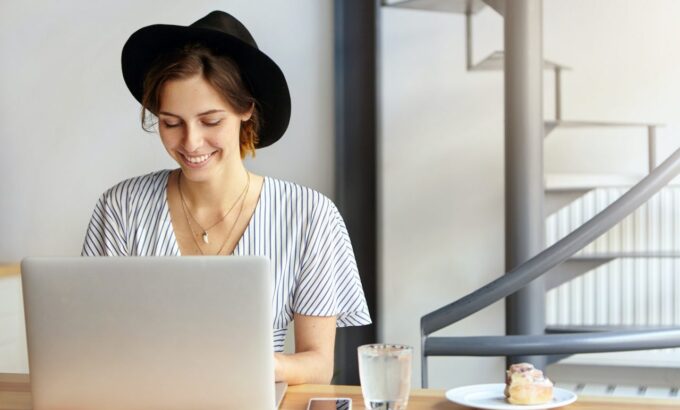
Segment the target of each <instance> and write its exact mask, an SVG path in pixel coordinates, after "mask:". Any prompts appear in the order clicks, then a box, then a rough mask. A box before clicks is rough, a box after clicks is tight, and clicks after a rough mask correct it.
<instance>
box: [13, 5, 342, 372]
mask: <svg viewBox="0 0 680 410" xmlns="http://www.w3.org/2000/svg"><path fill="white" fill-rule="evenodd" d="M214 9H222V10H225V11H227V12H229V13H232V14H233V15H234V16H236V17H237V18H239V19H240V20H241V21H242V22H243V23H244V24H245V25H246V26H247V27H248V28H249V30H250V31H251V33H252V34H253V37H255V40H256V41H257V43H258V45H259V47H260V48H261V49H262V50H264V51H265V52H266V53H267V54H268V55H269V56H271V57H272V58H273V59H274V60H275V61H276V62H277V63H278V64H279V65H280V66H281V68H282V70H283V72H284V73H285V75H286V78H287V79H288V83H289V87H290V91H291V98H292V101H293V107H292V118H291V121H290V127H289V128H288V131H287V133H286V135H285V137H284V138H283V139H282V140H281V141H279V142H278V143H277V144H275V145H273V146H272V147H269V148H266V149H263V150H262V151H259V152H258V154H257V157H256V159H255V160H253V161H251V162H250V164H249V166H250V167H251V169H252V170H254V171H255V172H258V173H261V174H266V175H271V176H274V177H277V178H283V179H288V180H293V181H295V182H298V183H301V184H304V185H307V186H310V187H312V188H315V189H317V190H319V191H321V192H323V193H325V194H327V195H329V196H331V197H332V196H333V65H332V63H333V62H332V57H333V29H332V18H333V15H332V2H330V1H322V2H319V1H316V0H297V1H296V2H295V4H294V6H292V7H291V3H290V2H283V1H276V0H269V1H262V0H260V1H257V2H253V1H248V0H222V1H206V0H201V1H192V2H183V1H175V2H158V1H138V0H135V1H132V0H117V1H108V2H92V1H85V0H70V1H64V2H51V1H41V2H26V1H20V0H10V1H7V0H5V1H2V2H0V51H1V52H2V55H3V57H2V60H1V62H0V90H2V92H0V141H1V142H2V144H1V146H2V148H1V149H0V175H2V179H1V181H2V182H1V185H0V215H1V216H0V227H1V228H0V231H1V232H2V235H0V261H5V262H7V261H18V260H20V259H21V258H23V257H24V256H27V255H78V254H79V253H80V247H81V245H82V240H83V237H84V234H85V228H86V225H87V223H88V221H89V218H90V215H91V212H92V209H93V207H94V204H95V202H96V200H97V198H98V196H99V195H100V194H101V193H102V192H103V191H104V190H105V189H106V188H108V187H110V186H111V185H113V184H115V183H116V182H118V181H120V180H122V179H125V178H128V177H132V176H135V175H141V174H144V173H148V172H151V171H154V170H158V169H163V168H175V167H176V164H174V163H173V162H172V160H170V159H169V157H168V156H167V154H166V152H165V150H164V149H163V147H162V145H161V144H160V142H159V140H158V137H157V135H155V134H147V133H145V132H144V131H143V130H142V129H141V127H140V124H139V104H138V103H137V101H136V100H134V98H133V97H132V95H131V94H130V93H129V91H128V90H127V88H126V86H125V84H124V82H123V78H122V75H121V69H120V52H121V49H122V47H123V44H124V42H125V40H126V39H127V38H128V36H129V35H130V34H132V33H133V32H134V31H135V30H136V29H138V28H140V27H142V26H145V25H149V24H155V23H167V24H179V25H187V24H190V23H192V22H193V21H195V20H197V19H198V18H200V17H202V16H204V15H205V14H207V13H208V12H210V11H212V10H214ZM0 288H1V289H2V293H1V294H0V295H1V296H4V295H9V296H8V297H7V298H4V297H2V298H0V319H3V318H4V320H0V334H1V335H2V336H0V372H3V371H4V372H7V371H26V369H27V368H26V354H25V346H24V343H25V342H24V339H23V338H24V336H23V321H22V320H19V318H20V317H22V313H21V311H20V309H21V301H20V298H19V293H20V290H19V289H20V288H19V282H18V280H14V279H0Z"/></svg>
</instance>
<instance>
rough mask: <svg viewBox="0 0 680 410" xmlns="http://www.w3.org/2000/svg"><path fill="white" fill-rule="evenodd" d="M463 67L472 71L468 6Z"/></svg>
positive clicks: (470, 23) (468, 9)
mask: <svg viewBox="0 0 680 410" xmlns="http://www.w3.org/2000/svg"><path fill="white" fill-rule="evenodd" d="M465 65H466V66H467V70H468V71H470V70H472V10H471V9H470V5H469V4H468V8H467V10H465Z"/></svg>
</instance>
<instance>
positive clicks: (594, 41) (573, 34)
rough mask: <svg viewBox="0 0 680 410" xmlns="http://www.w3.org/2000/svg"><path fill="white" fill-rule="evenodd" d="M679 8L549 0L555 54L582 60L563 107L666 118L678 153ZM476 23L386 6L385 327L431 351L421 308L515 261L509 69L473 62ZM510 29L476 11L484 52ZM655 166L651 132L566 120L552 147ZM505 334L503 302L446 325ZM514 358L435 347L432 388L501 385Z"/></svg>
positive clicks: (670, 144) (556, 154)
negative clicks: (507, 259) (509, 222)
mask: <svg viewBox="0 0 680 410" xmlns="http://www.w3.org/2000/svg"><path fill="white" fill-rule="evenodd" d="M679 19H680V2H677V1H672V0H651V1H643V0H629V1H622V0H598V1H592V0H545V1H544V55H545V57H546V58H547V59H550V60H553V61H557V62H560V63H563V64H566V65H569V66H571V67H572V68H573V70H572V71H568V72H565V73H563V85H562V87H563V98H564V100H563V118H564V119H584V120H585V119H589V120H609V121H627V122H639V121H651V122H662V123H665V124H666V127H664V128H662V129H660V130H659V140H660V141H659V144H660V146H659V149H658V155H659V157H660V158H663V157H665V156H667V155H668V154H670V152H671V150H672V149H675V148H676V147H677V146H678V145H680V76H678V68H677V67H679V66H680V43H678V42H677V41H676V40H675V39H677V38H680V26H678V25H677V21H678V20H679ZM464 30H465V25H464V17H463V16H462V15H455V14H444V13H433V12H427V11H416V10H403V9H383V13H382V27H381V40H382V60H381V64H382V67H381V75H382V90H381V97H382V100H381V101H382V104H383V105H382V111H381V114H382V119H381V126H382V136H381V144H382V150H381V195H382V198H381V211H382V213H381V218H382V220H381V225H382V228H381V236H382V243H381V245H382V247H381V258H380V261H381V264H382V270H381V272H382V278H381V282H382V284H381V287H380V289H381V294H380V309H381V312H382V318H383V322H382V323H381V326H380V334H381V338H382V339H383V340H385V341H389V342H399V343H407V344H411V345H413V346H415V347H416V351H417V352H418V354H419V352H420V337H419V320H420V317H421V316H423V315H424V314H426V313H429V312H431V311H432V310H434V309H436V308H439V307H441V306H444V305H446V304H448V303H450V302H452V301H454V300H457V299H458V298H460V297H462V296H464V295H466V294H468V293H469V292H471V291H473V290H476V289H477V288H479V287H481V286H483V285H484V284H486V283H487V282H489V281H491V280H493V279H495V278H496V277H498V276H499V275H501V274H502V273H503V272H504V215H503V200H504V199H503V196H504V187H503V161H504V159H503V75H502V73H500V72H467V71H465V59H464V56H465V31H464ZM502 36H503V21H502V19H501V17H500V16H498V15H497V14H495V12H493V11H491V10H490V9H488V8H487V9H486V10H485V11H482V12H481V13H480V14H479V15H477V16H475V18H474V49H475V61H478V60H480V59H481V58H483V57H485V56H486V55H488V54H490V53H491V52H492V51H494V50H500V49H502V45H503V40H502V38H503V37H502ZM552 79H553V77H552V74H551V73H547V74H546V75H545V77H544V84H545V87H546V90H545V116H546V118H553V100H552V98H553V94H552ZM645 167H646V134H645V132H644V131H642V130H634V131H625V130H616V131H614V132H612V131H606V130H582V131H556V132H554V133H553V134H552V135H550V137H549V138H548V139H547V142H546V145H545V169H546V172H552V173H574V172H579V173H598V174H606V173H624V174H640V173H643V172H645V169H646V168H645ZM503 332H504V306H503V303H502V302H500V303H497V304H495V305H493V306H491V307H489V308H487V309H485V310H483V311H481V312H479V313H477V314H475V315H473V316H472V317H470V318H467V319H465V320H464V321H462V322H461V323H458V324H456V325H454V326H451V327H450V328H447V329H445V330H443V331H441V332H440V333H439V335H458V336H465V335H467V336H475V335H491V334H496V335H499V334H503ZM503 366H504V361H503V360H502V359H497V358H482V359H478V358H433V359H430V373H429V374H430V385H431V386H432V387H452V386H458V385H464V384H472V383H489V382H499V381H501V380H502V377H503ZM413 382H414V384H415V385H419V384H420V363H419V360H416V361H414V375H413Z"/></svg>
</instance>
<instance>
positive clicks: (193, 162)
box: [180, 151, 217, 168]
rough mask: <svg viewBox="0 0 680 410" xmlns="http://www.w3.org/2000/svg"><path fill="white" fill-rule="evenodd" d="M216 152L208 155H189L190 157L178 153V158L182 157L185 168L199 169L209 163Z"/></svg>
mask: <svg viewBox="0 0 680 410" xmlns="http://www.w3.org/2000/svg"><path fill="white" fill-rule="evenodd" d="M216 152H217V151H213V152H211V153H210V154H203V155H191V156H188V155H185V154H182V153H180V156H181V157H182V160H183V161H184V163H185V164H186V165H187V166H189V167H190V168H201V167H203V166H204V165H205V164H207V163H208V161H210V158H212V157H213V155H215V153H216Z"/></svg>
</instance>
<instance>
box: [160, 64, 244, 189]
mask: <svg viewBox="0 0 680 410" xmlns="http://www.w3.org/2000/svg"><path fill="white" fill-rule="evenodd" d="M251 114H252V109H251V110H250V111H249V112H246V113H243V114H237V113H236V112H235V111H234V109H233V108H232V107H231V105H230V104H229V103H227V102H226V101H225V100H224V99H223V98H222V96H221V95H220V94H219V93H218V92H217V91H216V90H215V89H214V88H213V87H212V86H211V85H210V84H209V83H208V82H207V81H206V80H205V79H204V78H203V76H202V75H195V76H192V77H189V78H185V79H177V80H169V81H167V82H165V84H163V87H162V89H161V92H160V107H159V112H158V120H159V122H158V131H159V133H160V136H161V141H162V142H163V145H164V146H165V149H166V150H167V151H168V153H169V154H170V156H171V157H172V158H173V159H174V160H175V161H177V163H178V164H179V165H180V167H181V168H182V172H183V174H184V175H185V176H186V177H187V178H188V179H190V180H192V181H205V180H207V179H209V178H211V177H212V176H213V175H214V174H215V173H217V172H223V171H225V170H227V169H229V167H230V166H231V165H233V164H234V161H241V155H240V148H239V131H240V129H241V122H243V121H247V120H249V119H250V116H251Z"/></svg>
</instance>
